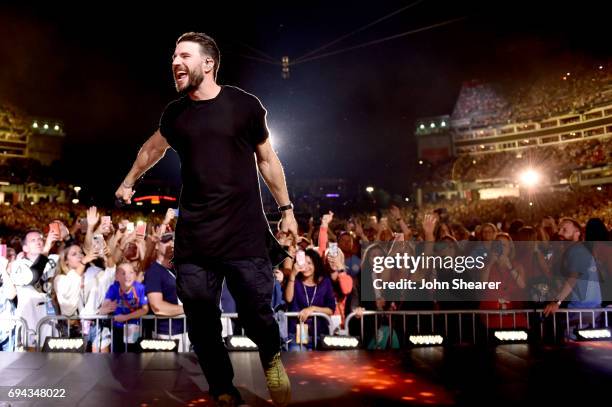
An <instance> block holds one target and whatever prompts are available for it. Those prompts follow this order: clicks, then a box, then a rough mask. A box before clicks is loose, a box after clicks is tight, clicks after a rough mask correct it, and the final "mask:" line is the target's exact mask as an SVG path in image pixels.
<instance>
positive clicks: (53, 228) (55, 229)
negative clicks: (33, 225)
mask: <svg viewBox="0 0 612 407" xmlns="http://www.w3.org/2000/svg"><path fill="white" fill-rule="evenodd" d="M49 233H56V234H57V235H58V236H61V234H62V232H61V230H60V224H59V223H58V222H51V223H49Z"/></svg>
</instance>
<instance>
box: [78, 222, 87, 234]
mask: <svg viewBox="0 0 612 407" xmlns="http://www.w3.org/2000/svg"><path fill="white" fill-rule="evenodd" d="M79 225H80V227H81V233H87V219H85V218H80V219H79Z"/></svg>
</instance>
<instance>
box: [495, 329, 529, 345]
mask: <svg viewBox="0 0 612 407" xmlns="http://www.w3.org/2000/svg"><path fill="white" fill-rule="evenodd" d="M493 336H494V337H495V339H497V340H498V341H499V342H500V343H512V342H525V341H527V339H528V338H529V335H528V334H527V331H523V330H497V331H495V332H493Z"/></svg>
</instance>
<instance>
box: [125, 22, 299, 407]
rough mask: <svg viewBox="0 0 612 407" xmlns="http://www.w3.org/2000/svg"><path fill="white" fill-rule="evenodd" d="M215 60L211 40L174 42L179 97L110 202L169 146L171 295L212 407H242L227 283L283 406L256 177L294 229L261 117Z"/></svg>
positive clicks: (285, 386)
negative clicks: (177, 190) (225, 314)
mask: <svg viewBox="0 0 612 407" xmlns="http://www.w3.org/2000/svg"><path fill="white" fill-rule="evenodd" d="M219 60H220V55H219V49H218V48H217V44H216V43H215V41H214V40H213V39H212V38H211V37H209V36H208V35H206V34H202V33H186V34H183V35H182V36H181V37H180V38H179V39H178V41H177V42H176V48H175V51H174V55H173V56H172V72H173V74H174V81H175V84H176V90H177V91H178V92H179V93H181V94H182V97H181V98H180V99H178V100H176V101H174V102H172V103H170V104H169V105H168V106H167V107H166V110H165V111H164V112H163V114H162V117H161V120H160V125H159V130H157V131H156V132H155V133H154V134H153V136H151V137H150V138H149V139H148V140H147V141H146V143H145V144H144V145H143V146H142V148H141V149H140V151H139V153H138V156H137V157H136V161H135V162H134V165H133V166H132V169H131V170H130V171H129V173H128V175H127V176H126V177H125V179H124V181H123V182H122V183H121V185H120V186H119V188H118V189H117V191H116V193H115V195H116V197H117V198H119V199H121V200H123V201H124V202H126V203H130V200H131V198H132V195H133V194H134V191H133V187H134V184H135V182H136V180H138V179H139V178H140V177H141V176H142V175H143V174H144V173H145V172H146V171H147V170H148V169H149V168H151V167H152V166H153V165H155V163H157V161H159V160H160V159H161V158H162V157H163V156H164V154H165V152H166V150H167V149H168V147H172V148H173V149H175V150H176V151H177V153H178V155H179V156H180V159H181V176H182V181H183V188H182V191H181V197H180V203H179V217H178V222H177V226H176V237H175V255H174V265H175V266H176V270H177V292H178V296H179V298H180V299H181V301H182V302H183V306H184V309H185V315H186V316H187V330H188V333H189V339H190V341H191V343H192V344H193V346H194V350H195V353H196V354H197V356H198V359H199V361H200V365H201V367H202V370H203V372H204V375H205V376H206V380H207V381H208V385H209V391H210V394H211V395H212V396H213V397H214V398H215V400H216V401H217V403H218V404H219V405H227V406H233V405H238V404H241V403H242V402H243V401H242V398H241V396H240V393H239V392H238V390H237V389H236V388H235V387H234V385H233V383H232V380H233V377H234V371H233V369H232V364H231V361H230V359H229V356H228V353H227V350H226V348H225V346H224V344H223V340H222V338H221V320H220V315H221V314H220V310H219V297H220V295H221V286H222V282H223V279H225V280H226V283H227V286H228V288H229V290H230V292H231V294H232V296H233V297H234V299H235V300H236V305H237V309H238V314H239V318H240V321H241V323H242V325H243V326H244V328H245V330H246V334H247V335H248V336H249V338H251V339H252V340H253V341H254V342H255V343H256V344H257V346H258V349H259V356H260V359H261V362H262V365H263V368H264V372H265V376H266V381H267V384H268V389H269V390H270V395H271V397H272V400H273V401H274V403H275V404H276V405H280V406H283V405H286V404H287V403H288V402H289V400H290V391H291V389H290V383H289V378H288V377H287V374H286V373H285V369H284V367H283V364H282V362H281V359H280V335H279V330H278V325H277V324H276V321H275V320H274V315H273V312H272V308H271V296H272V289H273V278H274V277H273V273H272V265H271V262H270V258H269V256H268V249H267V235H268V234H269V233H270V232H269V227H268V223H267V220H266V218H265V215H264V212H263V208H262V203H261V195H260V189H259V179H258V174H257V170H258V169H259V172H260V173H261V175H262V176H263V178H264V180H265V182H266V184H267V185H268V187H269V189H270V191H271V192H272V195H274V198H275V199H276V202H277V203H278V205H279V210H280V211H281V212H282V220H281V230H283V231H285V232H290V233H292V234H294V235H297V222H296V220H295V217H294V215H293V205H292V204H291V202H290V201H289V194H288V192H287V186H286V184H285V176H284V173H283V169H282V166H281V163H280V161H279V159H278V157H277V155H276V153H275V152H274V150H272V146H271V145H270V140H269V138H268V128H267V126H266V110H265V109H264V108H263V106H262V105H261V102H260V101H259V99H257V98H256V97H255V96H253V95H251V94H249V93H247V92H245V91H243V90H241V89H238V88H236V87H233V86H226V85H221V86H220V85H218V84H217V83H216V77H217V71H218V69H219Z"/></svg>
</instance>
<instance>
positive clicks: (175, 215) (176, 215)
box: [174, 208, 179, 218]
mask: <svg viewBox="0 0 612 407" xmlns="http://www.w3.org/2000/svg"><path fill="white" fill-rule="evenodd" d="M178 216H179V208H176V209H175V210H174V217H176V218H178Z"/></svg>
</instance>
